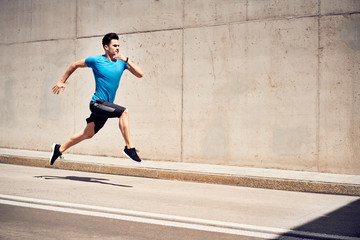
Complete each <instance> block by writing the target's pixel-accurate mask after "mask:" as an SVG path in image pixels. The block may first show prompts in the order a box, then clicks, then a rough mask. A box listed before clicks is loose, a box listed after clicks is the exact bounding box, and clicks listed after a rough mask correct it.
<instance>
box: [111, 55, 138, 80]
mask: <svg viewBox="0 0 360 240" xmlns="http://www.w3.org/2000/svg"><path fill="white" fill-rule="evenodd" d="M114 58H115V59H120V60H121V61H123V62H126V59H127V58H126V57H124V55H122V54H121V53H118V54H116V55H115V56H114ZM127 64H128V65H129V68H128V69H129V71H130V72H131V73H132V74H134V75H135V76H136V77H138V78H142V77H143V76H144V73H143V71H142V70H141V68H140V67H139V66H138V65H136V64H135V63H133V62H132V61H128V62H127Z"/></svg>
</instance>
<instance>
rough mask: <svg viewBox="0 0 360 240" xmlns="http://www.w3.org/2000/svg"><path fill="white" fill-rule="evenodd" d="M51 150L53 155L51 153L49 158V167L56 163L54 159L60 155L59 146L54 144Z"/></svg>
mask: <svg viewBox="0 0 360 240" xmlns="http://www.w3.org/2000/svg"><path fill="white" fill-rule="evenodd" d="M52 149H53V153H52V155H51V158H50V161H49V163H50V165H53V164H54V162H55V161H56V159H58V158H59V157H61V153H60V150H59V149H60V145H59V144H56V143H54V144H53V145H52Z"/></svg>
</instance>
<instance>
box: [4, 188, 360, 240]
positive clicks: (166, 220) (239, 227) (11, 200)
mask: <svg viewBox="0 0 360 240" xmlns="http://www.w3.org/2000/svg"><path fill="white" fill-rule="evenodd" d="M0 198H1V199H0V204H6V205H13V206H20V207H28V208H36V209H42V210H49V211H57V212H65V213H73V214H81V215H88V216H96V217H104V218H112V219H118V220H124V221H132V222H140V223H148V224H156V225H162V226H169V227H179V228H186V229H194V230H202V231H210V232H218V233H226V234H234V235H240V236H250V237H259V238H267V239H269V238H273V239H274V238H277V237H279V236H280V235H281V234H285V233H291V235H293V236H300V237H318V238H327V239H338V240H360V238H354V237H348V236H339V235H330V234H323V233H313V232H305V231H293V230H288V229H282V228H272V227H263V226H255V225H248V224H239V223H232V222H222V221H214V220H206V219H199V218H191V217H180V216H174V215H166V214H158V213H149V212H140V211H131V210H125V209H117V208H108V207H100V206H91V205H84V204H76V203H66V202H59V201H50V200H43V199H35V198H28V197H20V196H11V195H3V194H0Z"/></svg>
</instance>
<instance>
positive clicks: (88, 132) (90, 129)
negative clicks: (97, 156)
mask: <svg viewBox="0 0 360 240" xmlns="http://www.w3.org/2000/svg"><path fill="white" fill-rule="evenodd" d="M94 135H95V124H94V123H93V122H90V123H88V124H87V125H86V128H85V129H84V130H83V131H81V132H78V133H75V134H74V135H73V136H72V137H71V138H70V139H69V140H67V141H66V142H65V143H64V144H63V145H61V147H60V149H59V151H60V153H63V152H65V151H66V150H67V149H69V148H70V147H72V146H74V145H75V144H78V143H79V142H81V141H83V140H85V139H89V138H92V137H93V136H94Z"/></svg>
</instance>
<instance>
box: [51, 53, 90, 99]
mask: <svg viewBox="0 0 360 240" xmlns="http://www.w3.org/2000/svg"><path fill="white" fill-rule="evenodd" d="M79 67H80V68H84V67H87V65H86V63H85V59H81V60H79V61H76V62H73V63H72V64H71V65H70V67H69V68H68V69H67V70H66V72H65V74H64V76H63V77H62V79H61V80H60V81H59V82H57V83H56V84H55V86H54V87H53V88H52V91H53V93H54V94H59V92H60V90H62V91H64V89H65V82H66V80H67V79H68V78H69V77H70V75H71V74H72V73H73V72H74V71H75V70H76V69H77V68H79Z"/></svg>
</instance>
